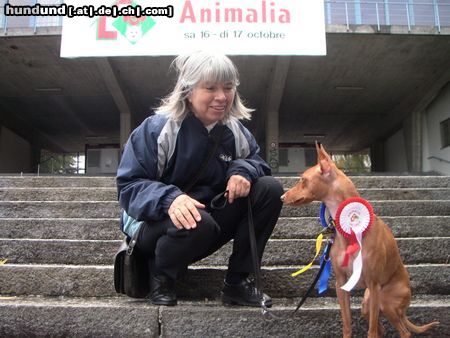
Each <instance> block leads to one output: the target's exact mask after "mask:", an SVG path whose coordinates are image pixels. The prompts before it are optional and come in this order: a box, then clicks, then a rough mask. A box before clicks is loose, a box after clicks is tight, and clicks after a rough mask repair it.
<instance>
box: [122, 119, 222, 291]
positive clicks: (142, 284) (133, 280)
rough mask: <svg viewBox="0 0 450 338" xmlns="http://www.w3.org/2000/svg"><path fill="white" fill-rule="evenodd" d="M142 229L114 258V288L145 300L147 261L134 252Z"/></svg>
mask: <svg viewBox="0 0 450 338" xmlns="http://www.w3.org/2000/svg"><path fill="white" fill-rule="evenodd" d="M224 130H225V127H224V126H220V130H219V132H218V134H217V136H216V138H215V139H214V143H213V144H212V146H210V149H209V151H208V154H207V156H206V157H205V159H204V160H203V163H202V165H201V167H200V169H199V170H198V171H197V173H196V175H195V176H194V177H193V178H192V179H191V180H190V181H189V183H188V184H187V185H186V186H185V187H184V188H183V191H184V192H188V191H190V190H191V189H192V188H193V187H194V185H195V184H196V183H197V181H198V180H199V179H200V177H201V176H202V174H203V173H204V172H205V170H206V168H207V166H208V163H209V161H210V160H211V158H212V157H213V156H214V153H215V152H216V150H217V148H218V147H219V143H220V141H221V140H222V136H223V133H224ZM142 229H143V226H142V225H141V227H140V228H139V230H138V231H136V232H135V234H134V235H133V237H132V238H131V239H130V240H129V241H127V238H126V239H125V240H124V241H123V242H122V244H121V245H120V248H119V250H118V251H117V253H116V255H115V257H114V288H115V290H116V292H117V293H121V294H125V295H127V296H128V297H132V298H145V297H146V296H147V295H148V294H149V292H150V280H149V279H150V271H149V270H150V269H149V264H148V260H147V259H146V258H145V257H143V256H141V255H140V254H139V252H138V250H135V246H136V242H137V239H138V237H139V234H140V232H141V231H142Z"/></svg>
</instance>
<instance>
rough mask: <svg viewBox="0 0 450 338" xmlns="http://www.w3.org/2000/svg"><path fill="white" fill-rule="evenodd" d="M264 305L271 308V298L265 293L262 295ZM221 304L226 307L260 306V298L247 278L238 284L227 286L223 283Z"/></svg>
mask: <svg viewBox="0 0 450 338" xmlns="http://www.w3.org/2000/svg"><path fill="white" fill-rule="evenodd" d="M262 297H263V299H264V305H265V306H266V307H271V306H272V298H270V297H269V296H268V295H266V294H265V293H263V294H262ZM222 302H223V303H224V304H226V305H231V304H237V305H246V306H254V307H259V306H261V296H260V295H258V293H257V290H256V287H255V285H254V283H253V282H251V281H250V280H249V279H248V278H245V279H243V280H242V281H241V282H240V283H239V284H228V283H227V282H224V287H223V289H222Z"/></svg>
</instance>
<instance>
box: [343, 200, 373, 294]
mask: <svg viewBox="0 0 450 338" xmlns="http://www.w3.org/2000/svg"><path fill="white" fill-rule="evenodd" d="M373 219H374V214H373V208H372V206H371V205H370V203H369V202H368V201H366V200H365V199H363V198H360V197H353V198H349V199H346V200H345V201H344V202H342V203H341V205H340V206H339V208H338V210H337V212H336V228H337V229H338V231H339V232H340V233H341V234H342V235H343V236H344V237H346V238H348V239H349V240H350V243H349V245H348V246H347V250H346V251H345V258H344V261H343V262H342V266H347V265H348V261H349V259H350V256H351V255H353V254H354V253H356V251H358V250H359V252H358V255H357V256H356V258H355V259H354V260H353V273H352V275H351V276H350V278H349V280H348V281H347V283H345V284H344V285H343V286H341V289H343V290H345V291H348V292H349V291H351V290H352V289H353V288H354V287H355V286H356V284H357V283H358V281H359V279H360V278H361V272H362V265H363V261H362V238H363V236H364V234H365V233H366V232H367V231H368V230H369V228H370V226H371V225H372V223H373Z"/></svg>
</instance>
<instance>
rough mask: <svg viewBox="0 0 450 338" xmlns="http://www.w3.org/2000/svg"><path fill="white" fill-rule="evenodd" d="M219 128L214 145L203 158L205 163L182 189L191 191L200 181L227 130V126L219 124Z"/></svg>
mask: <svg viewBox="0 0 450 338" xmlns="http://www.w3.org/2000/svg"><path fill="white" fill-rule="evenodd" d="M219 128H220V130H219V132H218V134H217V136H216V137H215V138H214V143H213V145H212V146H211V145H210V148H209V152H208V154H207V155H206V157H205V159H204V160H203V163H202V165H201V167H200V169H199V170H198V171H197V173H196V175H195V176H194V177H193V178H192V179H191V180H190V182H189V183H188V184H187V185H186V186H185V187H184V188H183V189H182V190H183V191H184V192H188V191H190V190H191V189H192V188H193V187H194V185H195V184H196V183H197V182H198V180H199V179H200V177H201V176H202V175H203V173H204V172H205V170H206V167H207V166H208V163H209V161H210V160H211V158H212V157H213V156H214V153H215V152H216V150H217V148H218V147H219V143H220V141H221V140H222V136H223V133H224V131H225V126H223V125H219Z"/></svg>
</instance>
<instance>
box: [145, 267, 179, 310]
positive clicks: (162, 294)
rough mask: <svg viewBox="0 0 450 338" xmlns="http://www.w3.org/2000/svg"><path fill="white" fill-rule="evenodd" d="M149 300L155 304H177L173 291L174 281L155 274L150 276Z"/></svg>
mask: <svg viewBox="0 0 450 338" xmlns="http://www.w3.org/2000/svg"><path fill="white" fill-rule="evenodd" d="M150 284H151V291H150V301H151V302H152V304H155V305H167V306H174V305H177V295H176V293H175V281H173V280H171V279H170V278H168V277H166V276H163V275H157V276H153V277H152V278H151V283H150Z"/></svg>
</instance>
